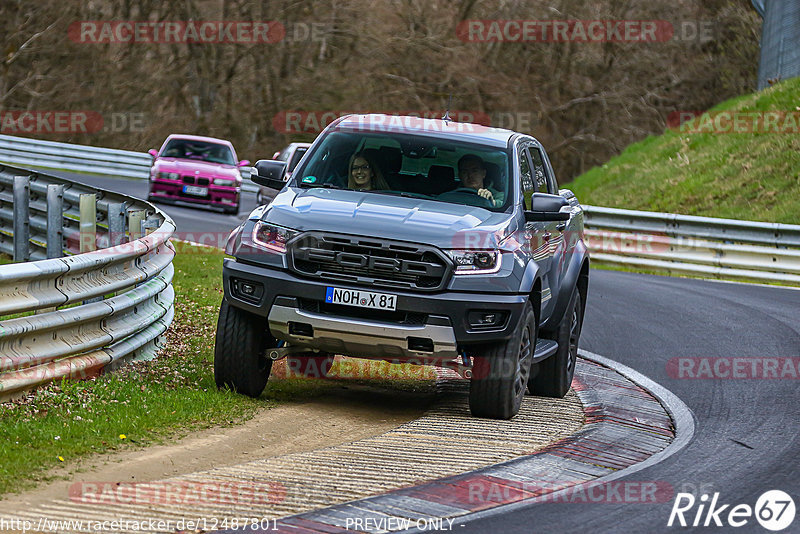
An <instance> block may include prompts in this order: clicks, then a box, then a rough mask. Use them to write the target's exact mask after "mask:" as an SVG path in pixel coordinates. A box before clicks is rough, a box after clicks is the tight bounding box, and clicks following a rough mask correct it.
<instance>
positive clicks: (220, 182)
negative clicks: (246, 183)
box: [214, 178, 236, 187]
mask: <svg viewBox="0 0 800 534" xmlns="http://www.w3.org/2000/svg"><path fill="white" fill-rule="evenodd" d="M214 185H223V186H225V187H233V186H234V185H236V181H235V180H228V179H226V178H214Z"/></svg>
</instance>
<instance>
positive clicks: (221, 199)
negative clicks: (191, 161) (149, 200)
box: [150, 179, 240, 206]
mask: <svg viewBox="0 0 800 534" xmlns="http://www.w3.org/2000/svg"><path fill="white" fill-rule="evenodd" d="M184 185H186V184H184V183H183V182H181V181H173V180H162V179H156V180H151V182H150V195H151V196H153V197H155V198H165V199H171V200H180V201H182V202H192V203H195V204H205V205H211V206H238V205H239V194H240V189H239V188H238V187H226V186H220V185H212V184H209V185H204V186H201V187H203V188H205V189H207V190H208V194H207V195H205V196H200V195H192V194H189V193H184V192H183V186H184Z"/></svg>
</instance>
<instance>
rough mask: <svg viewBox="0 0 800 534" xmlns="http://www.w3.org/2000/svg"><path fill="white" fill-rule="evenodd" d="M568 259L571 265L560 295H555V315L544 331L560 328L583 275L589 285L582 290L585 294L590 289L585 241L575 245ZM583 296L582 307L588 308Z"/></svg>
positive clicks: (549, 320)
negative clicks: (573, 292) (573, 293)
mask: <svg viewBox="0 0 800 534" xmlns="http://www.w3.org/2000/svg"><path fill="white" fill-rule="evenodd" d="M567 257H568V258H569V265H567V268H566V269H565V271H564V275H563V276H562V278H561V280H560V284H559V288H558V294H557V295H554V296H555V297H556V304H555V307H554V308H553V313H551V314H550V317H549V318H548V319H547V321H545V322H544V323H543V324H542V329H544V330H554V329H555V328H556V327H557V326H558V323H560V322H561V318H562V317H563V316H564V311H565V310H566V308H567V305H568V304H569V299H570V297H571V296H572V290H573V288H575V287H577V286H578V283H579V282H580V279H581V274H584V275H585V276H586V278H587V283H586V284H584V287H583V288H582V289H583V291H584V292H585V291H586V290H587V289H588V269H589V251H588V249H587V248H586V244H585V243H584V242H583V240H579V241H578V242H576V243H575V248H573V249H572V251H571V252H570V253H569V254H568V255H567ZM583 296H584V299H583V302H582V305H583V306H586V300H585V297H586V295H585V294H584V295H583Z"/></svg>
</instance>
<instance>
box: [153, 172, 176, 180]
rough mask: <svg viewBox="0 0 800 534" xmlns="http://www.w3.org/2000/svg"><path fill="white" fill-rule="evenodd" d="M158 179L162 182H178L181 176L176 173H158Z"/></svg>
mask: <svg viewBox="0 0 800 534" xmlns="http://www.w3.org/2000/svg"><path fill="white" fill-rule="evenodd" d="M158 177H159V178H163V179H164V180H180V179H181V175H180V174H178V173H177V172H160V173H158Z"/></svg>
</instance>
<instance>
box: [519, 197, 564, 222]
mask: <svg viewBox="0 0 800 534" xmlns="http://www.w3.org/2000/svg"><path fill="white" fill-rule="evenodd" d="M565 206H569V202H568V201H567V199H566V198H564V197H562V196H561V195H549V194H547V193H534V194H533V197H532V198H531V210H530V211H526V212H525V221H526V222H540V221H568V220H569V212H568V211H561V208H563V207H565Z"/></svg>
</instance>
